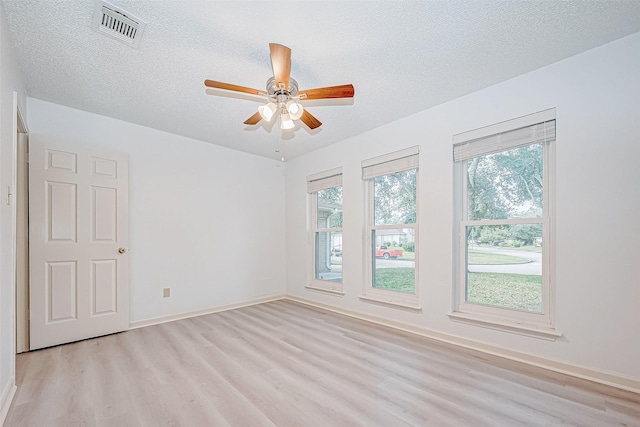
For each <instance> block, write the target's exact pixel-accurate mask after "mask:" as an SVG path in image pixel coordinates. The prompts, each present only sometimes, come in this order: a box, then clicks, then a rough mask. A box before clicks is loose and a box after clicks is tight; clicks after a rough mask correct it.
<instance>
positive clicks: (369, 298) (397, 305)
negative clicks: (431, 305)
mask: <svg viewBox="0 0 640 427" xmlns="http://www.w3.org/2000/svg"><path fill="white" fill-rule="evenodd" d="M360 299H361V300H363V301H365V302H372V303H376V304H383V305H388V306H390V307H394V308H400V309H403V310H410V311H414V312H421V311H422V307H420V305H418V304H415V305H414V304H411V303H406V302H399V301H393V299H389V298H384V297H375V296H371V295H360Z"/></svg>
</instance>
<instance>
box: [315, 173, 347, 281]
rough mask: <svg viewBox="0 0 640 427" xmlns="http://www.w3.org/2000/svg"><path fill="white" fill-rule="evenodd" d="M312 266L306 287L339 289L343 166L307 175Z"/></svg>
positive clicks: (340, 279) (340, 276) (340, 277)
mask: <svg viewBox="0 0 640 427" xmlns="http://www.w3.org/2000/svg"><path fill="white" fill-rule="evenodd" d="M307 192H308V193H309V195H310V213H311V215H310V230H311V237H310V241H311V245H310V246H311V260H312V262H311V266H310V272H311V274H310V276H311V277H310V280H309V285H308V286H307V288H309V289H311V290H319V291H326V292H330V293H337V294H341V293H342V168H336V169H332V170H329V171H325V172H321V173H318V174H314V175H310V176H308V177H307Z"/></svg>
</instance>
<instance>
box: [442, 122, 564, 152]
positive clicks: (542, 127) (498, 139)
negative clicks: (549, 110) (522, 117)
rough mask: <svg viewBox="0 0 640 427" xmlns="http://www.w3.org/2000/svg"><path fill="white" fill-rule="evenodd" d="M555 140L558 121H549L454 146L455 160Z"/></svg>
mask: <svg viewBox="0 0 640 427" xmlns="http://www.w3.org/2000/svg"><path fill="white" fill-rule="evenodd" d="M555 139H556V121H555V120H549V121H545V122H542V123H537V124H534V125H531V126H525V127H522V128H519V129H514V130H510V131H506V132H500V133H496V134H493V135H489V136H485V137H482V138H477V139H472V140H469V141H463V142H460V143H457V144H454V146H453V160H454V161H455V162H459V161H462V160H467V159H472V158H474V157H478V156H484V155H487V154H493V153H498V152H501V151H505V150H511V149H514V148H518V147H524V146H525V145H530V144H538V143H541V142H551V141H554V140H555Z"/></svg>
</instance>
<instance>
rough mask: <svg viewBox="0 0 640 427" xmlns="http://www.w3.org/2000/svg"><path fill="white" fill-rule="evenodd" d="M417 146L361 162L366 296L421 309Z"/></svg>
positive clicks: (369, 298) (364, 295)
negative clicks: (364, 223) (363, 200)
mask: <svg viewBox="0 0 640 427" xmlns="http://www.w3.org/2000/svg"><path fill="white" fill-rule="evenodd" d="M418 153H419V147H418V146H416V147H411V148H408V149H405V150H401V151H397V152H394V153H390V154H387V155H384V156H380V157H376V158H373V159H369V160H364V161H363V162H362V179H363V180H364V182H365V193H366V203H367V229H366V233H365V248H366V251H367V253H366V256H365V258H366V265H367V272H368V274H367V278H366V283H365V289H364V294H363V295H362V296H361V298H362V299H364V300H373V301H376V302H381V303H385V304H391V305H396V306H402V307H404V308H411V309H419V308H420V307H419V300H418V285H417V284H418V223H417V218H418V211H417V209H418V203H417V197H418Z"/></svg>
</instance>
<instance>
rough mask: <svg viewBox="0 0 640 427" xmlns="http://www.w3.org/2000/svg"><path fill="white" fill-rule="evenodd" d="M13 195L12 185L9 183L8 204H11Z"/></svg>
mask: <svg viewBox="0 0 640 427" xmlns="http://www.w3.org/2000/svg"><path fill="white" fill-rule="evenodd" d="M11 196H13V193H12V192H11V186H10V185H7V205H11Z"/></svg>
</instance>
